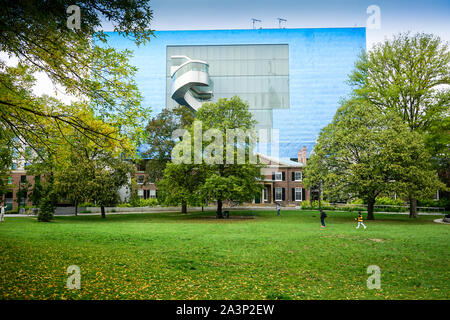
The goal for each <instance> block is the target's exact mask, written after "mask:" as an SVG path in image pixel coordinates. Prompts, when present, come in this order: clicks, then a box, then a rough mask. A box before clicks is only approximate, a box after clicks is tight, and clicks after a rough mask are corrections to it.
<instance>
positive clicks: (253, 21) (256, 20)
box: [252, 18, 261, 29]
mask: <svg viewBox="0 0 450 320" xmlns="http://www.w3.org/2000/svg"><path fill="white" fill-rule="evenodd" d="M255 22H261V20H258V19H255V18H252V23H253V29H255Z"/></svg>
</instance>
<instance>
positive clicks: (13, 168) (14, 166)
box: [11, 162, 17, 170]
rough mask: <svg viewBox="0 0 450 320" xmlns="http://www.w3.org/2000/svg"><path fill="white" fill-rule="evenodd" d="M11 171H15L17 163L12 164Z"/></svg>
mask: <svg viewBox="0 0 450 320" xmlns="http://www.w3.org/2000/svg"><path fill="white" fill-rule="evenodd" d="M11 169H12V170H17V163H15V162H13V164H12V167H11Z"/></svg>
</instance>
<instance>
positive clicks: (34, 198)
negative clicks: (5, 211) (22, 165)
mask: <svg viewBox="0 0 450 320" xmlns="http://www.w3.org/2000/svg"><path fill="white" fill-rule="evenodd" d="M42 193H43V187H42V183H41V181H40V179H38V180H35V181H34V185H33V190H32V191H31V195H30V199H31V202H32V203H33V205H35V206H38V205H39V202H40V201H41V198H42Z"/></svg>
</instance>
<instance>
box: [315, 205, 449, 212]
mask: <svg viewBox="0 0 450 320" xmlns="http://www.w3.org/2000/svg"><path fill="white" fill-rule="evenodd" d="M322 206H324V207H327V206H332V207H336V208H339V207H341V208H344V207H347V208H348V207H352V206H353V207H363V208H367V207H368V205H367V204H355V203H326V204H323V205H322ZM374 208H380V209H382V208H387V209H389V208H404V209H405V210H404V212H408V211H409V206H405V205H403V206H400V205H389V204H376V205H374ZM387 211H389V210H387ZM417 212H425V213H426V212H430V213H442V214H444V213H445V208H444V207H417Z"/></svg>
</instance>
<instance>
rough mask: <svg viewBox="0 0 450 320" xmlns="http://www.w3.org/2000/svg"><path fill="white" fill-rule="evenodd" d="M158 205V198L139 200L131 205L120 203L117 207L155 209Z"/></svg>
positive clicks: (130, 203) (131, 202)
mask: <svg viewBox="0 0 450 320" xmlns="http://www.w3.org/2000/svg"><path fill="white" fill-rule="evenodd" d="M157 205H158V199H156V198H148V199H142V198H138V199H136V200H134V201H130V202H129V203H120V204H118V205H117V207H119V208H134V207H155V206H157Z"/></svg>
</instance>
